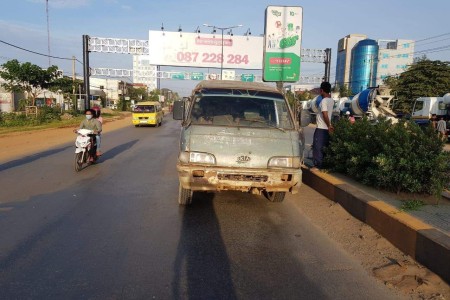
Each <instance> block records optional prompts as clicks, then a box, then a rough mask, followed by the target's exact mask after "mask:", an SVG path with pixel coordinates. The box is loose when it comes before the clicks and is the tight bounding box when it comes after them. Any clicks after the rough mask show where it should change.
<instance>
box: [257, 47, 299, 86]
mask: <svg viewBox="0 0 450 300" xmlns="http://www.w3.org/2000/svg"><path fill="white" fill-rule="evenodd" d="M299 79H300V56H299V55H296V54H294V53H266V55H265V56H264V81H285V82H296V81H298V80H299Z"/></svg>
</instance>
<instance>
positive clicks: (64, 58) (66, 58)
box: [0, 40, 83, 64]
mask: <svg viewBox="0 0 450 300" xmlns="http://www.w3.org/2000/svg"><path fill="white" fill-rule="evenodd" d="M0 43H3V44H6V45H8V46H11V47H14V48H17V49H20V50H23V51H26V52H30V53H33V54H37V55H41V56H45V57H51V58H56V59H63V60H73V58H68V57H58V56H52V55H48V54H43V53H39V52H35V51H31V50H28V49H25V48H22V47H19V46H16V45H13V44H10V43H8V42H5V41H2V40H0ZM75 60H76V61H77V62H79V63H80V64H83V63H82V62H81V61H79V60H78V59H77V58H75Z"/></svg>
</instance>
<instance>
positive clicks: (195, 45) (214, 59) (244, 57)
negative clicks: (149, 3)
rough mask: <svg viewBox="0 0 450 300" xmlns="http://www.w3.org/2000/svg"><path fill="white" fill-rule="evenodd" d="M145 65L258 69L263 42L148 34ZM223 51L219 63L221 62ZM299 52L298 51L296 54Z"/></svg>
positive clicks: (204, 35)
mask: <svg viewBox="0 0 450 300" xmlns="http://www.w3.org/2000/svg"><path fill="white" fill-rule="evenodd" d="M148 40H149V46H148V48H149V49H148V50H149V56H148V57H149V63H150V64H151V65H159V66H179V67H199V68H220V67H221V64H222V62H223V68H225V69H226V68H228V69H249V70H256V69H261V66H262V59H263V39H262V38H261V37H252V36H236V35H233V36H232V35H229V34H226V32H224V35H223V39H222V32H221V31H220V30H219V31H218V33H216V34H208V33H191V32H167V31H152V30H150V31H149V39H148ZM222 52H223V61H222ZM299 53H300V52H299Z"/></svg>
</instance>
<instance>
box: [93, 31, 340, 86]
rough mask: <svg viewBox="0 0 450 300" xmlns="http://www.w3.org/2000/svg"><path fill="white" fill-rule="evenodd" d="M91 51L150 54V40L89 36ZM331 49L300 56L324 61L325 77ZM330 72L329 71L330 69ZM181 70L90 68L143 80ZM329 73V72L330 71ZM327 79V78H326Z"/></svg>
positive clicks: (316, 79) (318, 79) (308, 80)
mask: <svg viewBox="0 0 450 300" xmlns="http://www.w3.org/2000/svg"><path fill="white" fill-rule="evenodd" d="M87 44H88V45H87V46H88V51H89V52H100V53H118V54H133V55H149V41H148V40H137V39H121V38H103V37H89V38H88V42H87ZM330 50H331V49H329V48H327V49H306V48H302V49H301V53H300V57H301V61H302V62H311V63H324V64H325V77H327V69H328V70H329V64H330V60H331V59H330V55H331V51H330ZM328 72H329V71H328ZM175 73H176V74H178V73H180V72H173V71H133V70H128V69H114V68H90V75H99V76H108V77H132V76H133V77H134V78H139V79H140V80H142V81H143V82H145V81H146V79H147V80H148V81H150V79H155V78H156V79H171V78H172V75H173V74H175ZM184 73H185V77H184V78H185V79H191V73H190V72H184ZM328 74H329V73H328ZM209 75H214V76H216V78H218V77H217V75H219V74H218V73H207V74H205V78H210V77H209ZM235 79H236V80H240V75H238V76H236V78H235ZM323 79H324V77H319V76H300V80H299V81H300V82H302V83H320V82H322V81H323ZM325 79H327V78H325ZM255 81H262V75H261V76H258V75H256V76H255Z"/></svg>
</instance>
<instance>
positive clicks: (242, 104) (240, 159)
mask: <svg viewBox="0 0 450 300" xmlns="http://www.w3.org/2000/svg"><path fill="white" fill-rule="evenodd" d="M173 117H174V119H177V120H182V123H181V125H182V127H181V139H180V152H179V156H178V162H177V169H178V176H179V181H180V185H179V197H178V202H179V204H180V205H188V204H190V203H191V202H192V198H193V192H194V191H195V192H197V191H222V190H235V191H242V192H251V193H254V194H264V195H266V196H267V198H268V199H269V200H270V201H273V202H281V201H283V199H284V197H285V194H286V192H290V193H292V194H296V193H298V189H299V187H300V185H301V182H302V172H301V169H300V164H301V151H302V149H303V147H302V146H303V145H301V143H300V139H299V131H298V125H297V124H296V123H295V122H294V118H293V113H292V111H291V109H290V107H289V104H288V102H287V100H286V99H285V98H284V96H283V94H282V93H281V92H279V91H278V90H277V89H276V88H275V87H272V86H269V85H266V84H263V83H254V82H238V81H225V80H224V81H220V80H219V81H218V80H214V81H202V82H200V83H199V84H198V85H197V86H196V87H195V89H194V90H193V92H192V95H191V97H189V98H188V99H185V100H183V101H176V102H175V103H174V109H173Z"/></svg>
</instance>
